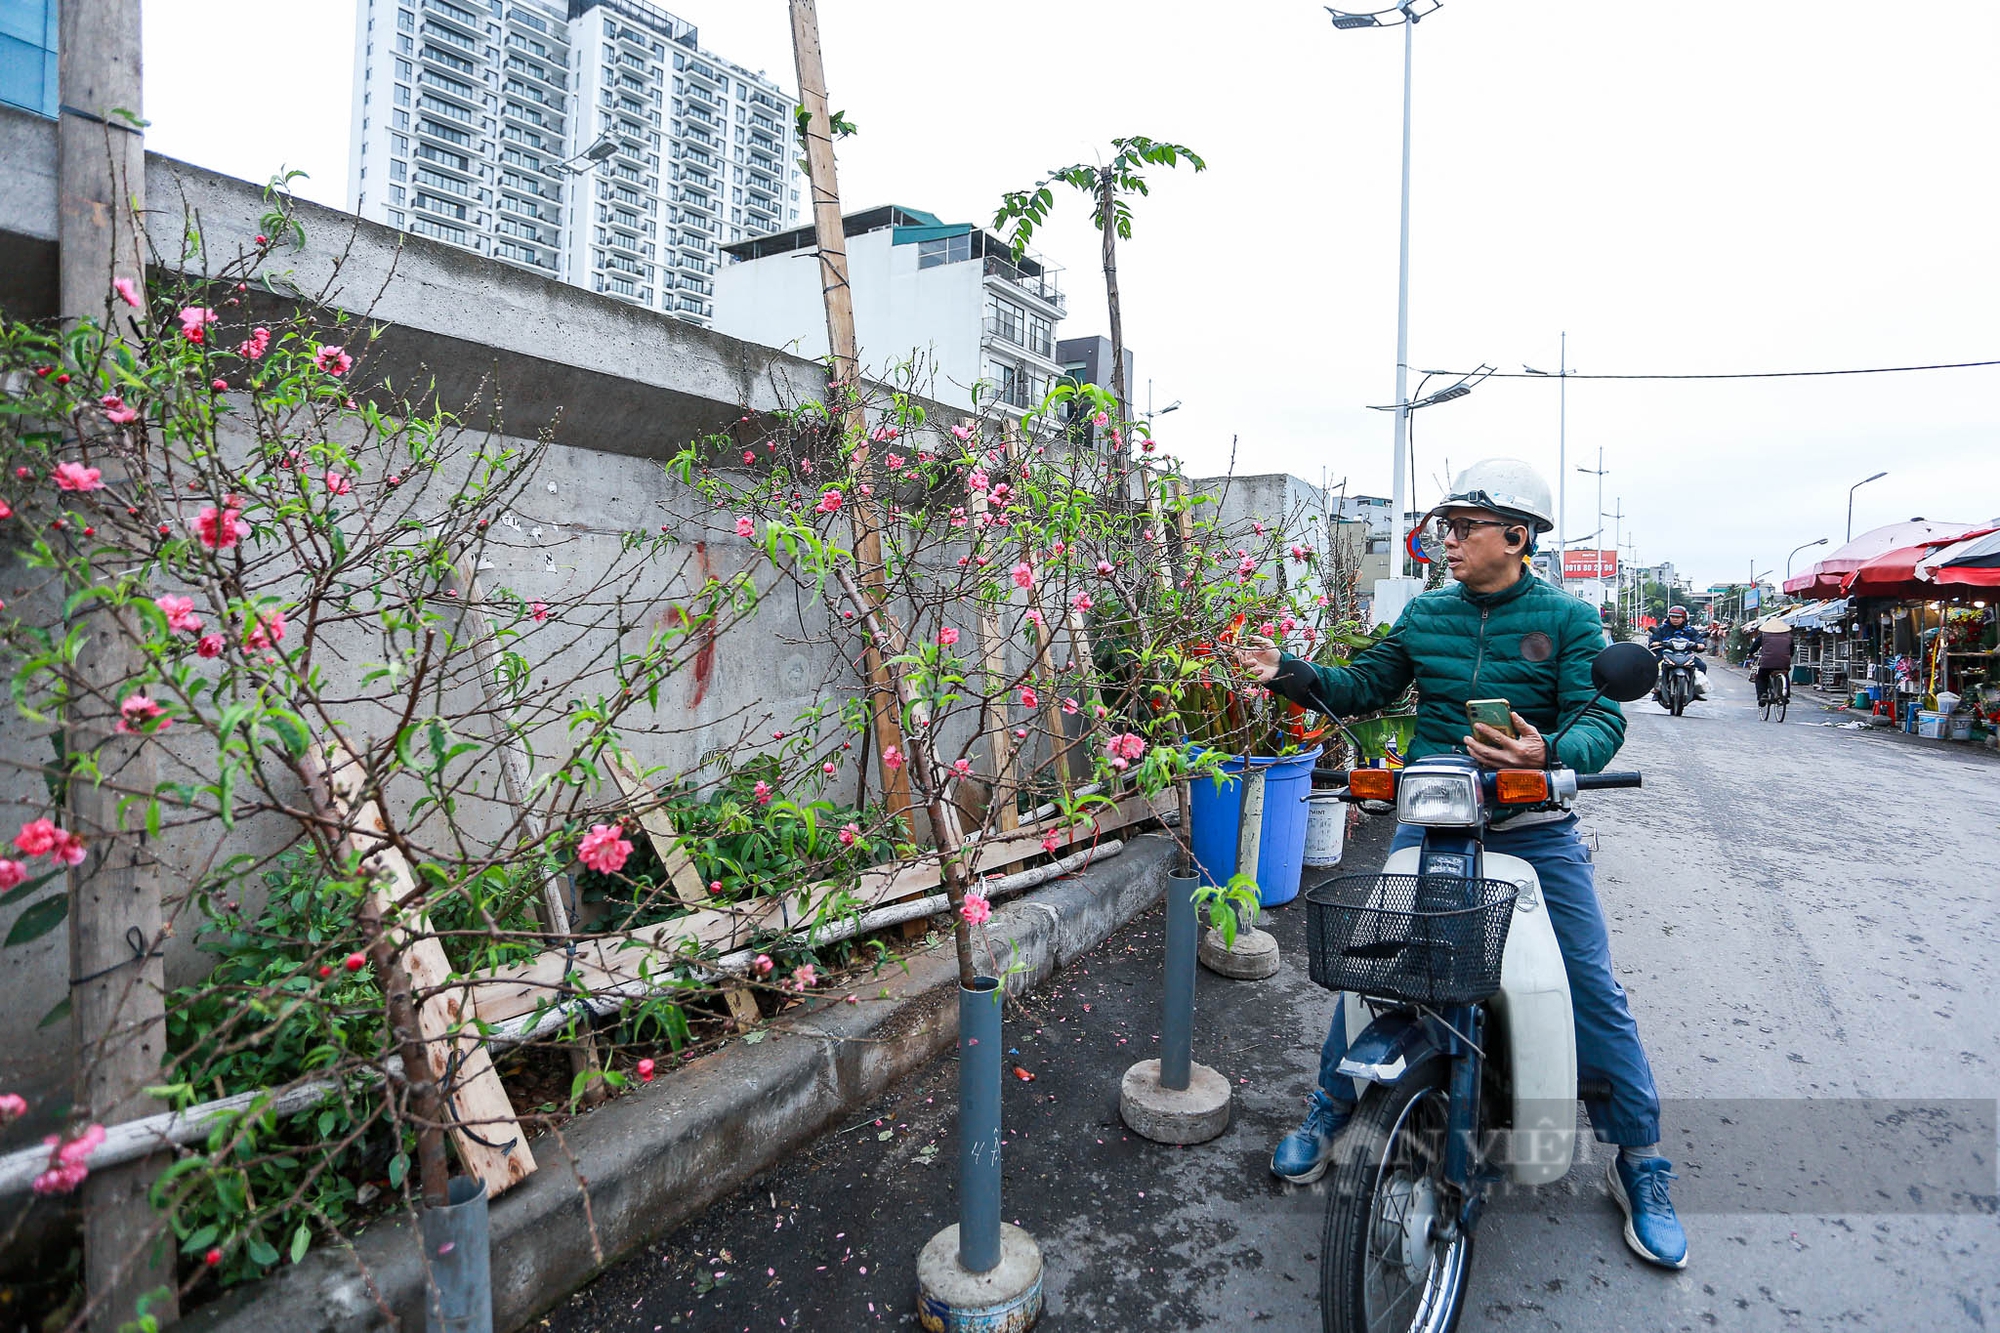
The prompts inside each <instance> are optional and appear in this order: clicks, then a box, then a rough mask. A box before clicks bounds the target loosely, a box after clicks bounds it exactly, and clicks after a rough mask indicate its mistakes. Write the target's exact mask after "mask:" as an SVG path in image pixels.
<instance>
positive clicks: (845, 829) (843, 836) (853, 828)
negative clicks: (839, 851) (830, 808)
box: [840, 824, 861, 847]
mask: <svg viewBox="0 0 2000 1333" xmlns="http://www.w3.org/2000/svg"><path fill="white" fill-rule="evenodd" d="M860 836H861V825H859V824H842V825H841V826H840V845H841V846H842V847H852V846H853V845H854V840H855V839H856V838H858V837H860Z"/></svg>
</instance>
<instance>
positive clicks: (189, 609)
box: [153, 593, 201, 634]
mask: <svg viewBox="0 0 2000 1333" xmlns="http://www.w3.org/2000/svg"><path fill="white" fill-rule="evenodd" d="M153 605H154V606H157V607H159V608H160V611H161V613H162V614H163V615H165V616H166V618H167V628H168V629H170V630H173V631H174V632H175V633H177V634H181V633H186V634H199V633H201V617H200V616H198V615H196V614H195V613H194V598H192V597H180V596H176V595H175V594H173V593H167V594H166V595H165V596H163V597H155V598H154V599H153Z"/></svg>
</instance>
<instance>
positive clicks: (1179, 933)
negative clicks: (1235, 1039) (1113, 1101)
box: [1160, 875, 1200, 1092]
mask: <svg viewBox="0 0 2000 1333" xmlns="http://www.w3.org/2000/svg"><path fill="white" fill-rule="evenodd" d="M1199 882H1200V881H1199V880H1198V879H1197V878H1196V877H1195V876H1193V875H1186V876H1182V875H1168V876H1167V978H1166V988H1165V989H1166V1013H1165V1015H1164V1016H1163V1017H1162V1018H1161V1019H1160V1086H1161V1087H1163V1088H1166V1089H1168V1090H1169V1091H1172V1092H1181V1091H1184V1090H1185V1089H1186V1088H1187V1085H1188V1070H1189V1067H1190V1065H1191V1064H1192V1062H1193V1060H1194V951H1195V917H1194V888H1195V885H1196V884H1197V883H1199Z"/></svg>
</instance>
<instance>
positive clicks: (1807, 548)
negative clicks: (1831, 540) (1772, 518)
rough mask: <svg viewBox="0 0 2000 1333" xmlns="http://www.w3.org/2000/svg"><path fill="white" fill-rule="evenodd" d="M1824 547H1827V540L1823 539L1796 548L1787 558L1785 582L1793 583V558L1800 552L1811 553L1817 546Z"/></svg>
mask: <svg viewBox="0 0 2000 1333" xmlns="http://www.w3.org/2000/svg"><path fill="white" fill-rule="evenodd" d="M1824 545H1826V538H1824V537H1821V538H1820V539H1819V540H1818V541H1816V542H1807V543H1806V544H1805V545H1804V546H1794V547H1793V548H1792V554H1791V555H1788V556H1786V557H1785V582H1787V583H1790V582H1791V581H1792V556H1795V555H1797V554H1798V553H1799V552H1800V551H1810V550H1811V549H1812V548H1813V547H1815V546H1824Z"/></svg>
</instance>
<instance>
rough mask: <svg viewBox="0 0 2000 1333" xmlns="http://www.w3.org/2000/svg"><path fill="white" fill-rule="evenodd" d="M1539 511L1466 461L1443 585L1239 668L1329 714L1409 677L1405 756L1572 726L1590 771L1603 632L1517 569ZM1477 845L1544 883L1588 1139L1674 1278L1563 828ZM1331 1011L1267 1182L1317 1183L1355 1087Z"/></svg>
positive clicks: (1670, 1230) (1572, 742) (1497, 756)
mask: <svg viewBox="0 0 2000 1333" xmlns="http://www.w3.org/2000/svg"><path fill="white" fill-rule="evenodd" d="M1552 511H1553V505H1552V504H1551V503H1550V496H1549V485H1548V482H1546V481H1545V480H1543V479H1542V477H1541V475H1540V474H1539V473H1537V472H1536V471H1535V469H1534V468H1532V467H1530V466H1529V465H1528V464H1526V463H1524V462H1521V461H1519V460H1518V459H1511V458H1495V459H1487V460H1485V461H1483V462H1479V463H1475V464H1473V465H1472V466H1471V467H1469V468H1467V469H1466V470H1465V471H1464V472H1462V473H1460V474H1459V476H1458V478H1457V480H1456V481H1455V482H1454V483H1453V486H1452V493H1451V495H1450V496H1448V497H1447V498H1446V499H1445V500H1444V502H1443V503H1442V504H1440V505H1439V506H1438V507H1437V508H1436V509H1434V510H1432V511H1431V514H1430V515H1429V516H1428V517H1427V518H1426V520H1425V522H1426V525H1427V527H1428V528H1429V529H1430V532H1431V535H1432V536H1433V538H1434V539H1436V540H1438V541H1440V542H1441V543H1442V546H1443V551H1444V559H1445V563H1446V565H1447V566H1448V567H1449V568H1450V571H1451V575H1452V578H1453V579H1454V580H1455V582H1453V583H1451V584H1447V585H1446V586H1445V587H1442V588H1438V589H1434V590H1432V591H1430V592H1426V593H1424V594H1423V595H1421V596H1420V597H1418V598H1416V599H1415V600H1414V601H1412V602H1411V603H1410V605H1409V606H1408V607H1406V608H1405V609H1404V611H1403V614H1402V616H1401V617H1400V618H1398V620H1397V621H1396V625H1395V628H1394V629H1393V630H1392V631H1391V632H1390V634H1389V635H1388V636H1387V637H1385V638H1384V639H1382V640H1381V641H1380V642H1378V643H1376V644H1374V645H1373V646H1371V647H1369V648H1367V649H1365V650H1363V651H1362V652H1361V653H1360V654H1359V655H1357V656H1356V657H1355V659H1354V661H1353V662H1352V663H1350V664H1349V665H1347V666H1343V667H1319V666H1314V665H1313V664H1312V663H1310V662H1306V661H1304V660H1302V659H1300V658H1296V657H1292V656H1290V655H1289V654H1284V653H1281V652H1280V651H1279V650H1278V649H1276V648H1274V647H1272V646H1271V645H1270V644H1269V643H1268V642H1267V641H1264V640H1251V641H1249V643H1248V644H1247V645H1246V646H1245V647H1244V648H1242V649H1240V650H1239V651H1238V656H1239V658H1240V660H1241V661H1242V663H1243V665H1244V667H1245V668H1246V670H1248V671H1249V672H1250V673H1251V674H1252V675H1254V676H1255V677H1256V678H1257V679H1259V680H1263V681H1268V682H1270V686H1271V689H1272V690H1274V691H1275V692H1276V693H1278V694H1280V695H1283V696H1284V697H1286V698H1288V699H1291V700H1294V701H1295V702H1298V703H1301V704H1304V705H1306V706H1307V707H1310V708H1315V709H1318V710H1320V711H1323V712H1325V713H1328V714H1330V715H1336V716H1337V715H1342V714H1353V713H1362V712H1369V711H1372V710H1375V709H1379V708H1383V707H1386V706H1387V705H1389V704H1390V703H1392V702H1394V701H1395V700H1396V699H1397V698H1398V697H1399V696H1400V695H1401V694H1402V693H1403V691H1404V690H1405V689H1407V688H1408V687H1409V686H1410V685H1411V684H1412V683H1413V682H1414V683H1415V685H1416V687H1417V700H1418V702H1417V734H1416V741H1415V744H1414V745H1413V746H1412V747H1411V752H1410V757H1411V758H1412V759H1420V758H1422V757H1423V756H1425V755H1427V754H1436V753H1440V752H1444V751H1449V750H1453V749H1455V748H1459V747H1461V746H1462V747H1463V748H1464V750H1465V751H1466V752H1467V753H1469V754H1471V756H1472V757H1473V758H1474V759H1475V760H1476V761H1478V762H1479V763H1480V764H1481V765H1483V766H1485V767H1488V768H1508V767H1516V768H1518V767H1544V766H1553V765H1555V764H1556V763H1557V762H1558V758H1557V755H1555V754H1554V753H1552V752H1551V749H1550V745H1549V742H1548V740H1547V739H1546V735H1547V734H1553V733H1555V732H1557V731H1559V730H1560V729H1561V726H1562V724H1563V723H1565V722H1573V723H1574V725H1573V727H1572V729H1571V730H1570V731H1569V733H1568V734H1567V735H1565V736H1564V737H1563V738H1562V741H1561V757H1560V762H1561V763H1563V764H1566V765H1568V766H1570V767H1572V768H1575V769H1576V770H1577V771H1579V772H1583V773H1598V772H1602V771H1603V770H1604V767H1605V765H1606V764H1608V763H1609V762H1610V761H1611V757H1612V756H1613V755H1614V754H1616V753H1617V751H1618V747H1619V745H1620V744H1621V743H1622V742H1623V740H1624V736H1625V720H1624V717H1623V715H1622V714H1620V712H1619V711H1618V708H1617V706H1616V705H1615V704H1611V703H1609V702H1601V703H1599V704H1597V705H1596V706H1595V707H1587V706H1586V705H1587V704H1588V703H1589V700H1590V699H1591V696H1592V694H1593V692H1594V691H1593V687H1592V683H1591V663H1592V661H1593V660H1594V659H1595V657H1596V655H1597V652H1598V650H1599V648H1601V647H1602V646H1603V642H1604V634H1603V628H1602V626H1601V625H1600V623H1599V621H1598V617H1597V616H1596V615H1594V614H1593V613H1592V611H1591V608H1590V607H1589V606H1587V605H1586V604H1585V603H1583V602H1581V601H1579V600H1577V599H1576V598H1574V597H1568V596H1565V595H1564V594H1562V593H1560V592H1558V591H1556V590H1555V589H1554V588H1552V587H1550V586H1549V585H1548V584H1547V583H1545V582H1543V581H1542V580H1541V579H1539V578H1537V577H1535V575H1534V574H1533V573H1532V572H1531V571H1530V570H1529V569H1528V568H1527V560H1528V558H1529V557H1530V556H1532V555H1533V553H1534V550H1535V543H1536V539H1537V537H1538V536H1539V534H1541V533H1544V532H1547V531H1549V530H1550V529H1551V528H1553V527H1554V526H1555V524H1554V521H1553V519H1552V517H1551V514H1552ZM1500 696H1505V697H1506V698H1507V700H1508V701H1509V704H1510V706H1511V709H1512V721H1513V725H1514V730H1515V732H1516V733H1517V734H1516V735H1514V736H1511V737H1510V736H1508V735H1506V734H1505V733H1504V732H1502V731H1499V730H1497V729H1495V728H1493V727H1490V726H1488V725H1486V724H1485V723H1483V722H1482V723H1480V724H1479V725H1478V726H1477V727H1476V728H1473V729H1472V730H1473V732H1474V733H1475V734H1471V735H1468V734H1467V730H1468V729H1467V719H1466V703H1467V701H1468V700H1471V699H1475V698H1490V697H1500ZM1422 841H1423V830H1422V829H1421V828H1418V827H1414V826H1412V825H1408V824H1405V825H1402V826H1400V827H1399V828H1398V829H1397V830H1396V838H1395V843H1394V848H1393V849H1396V850H1399V849H1401V848H1404V847H1412V846H1416V845H1418V844H1419V843H1421V842H1422ZM1486 845H1487V847H1488V848H1490V849H1491V850H1493V851H1495V852H1501V853H1505V854H1507V855H1510V856H1518V857H1521V858H1522V859H1524V860H1526V861H1528V862H1529V863H1530V864H1532V865H1533V866H1534V867H1535V870H1536V872H1537V873H1538V874H1539V875H1540V877H1541V881H1542V896H1543V901H1544V902H1545V903H1546V904H1547V910H1548V912H1549V920H1550V923H1551V924H1552V925H1553V926H1554V928H1555V933H1556V938H1557V940H1558V942H1559V943H1560V945H1561V947H1562V954H1563V963H1564V966H1565V970H1566V971H1567V972H1568V975H1569V985H1570V1000H1571V1004H1572V1006H1573V1008H1574V1012H1575V1017H1576V1054H1577V1071H1578V1074H1579V1077H1584V1078H1593V1079H1603V1080H1605V1081H1607V1082H1608V1083H1609V1084H1610V1089H1611V1095H1610V1096H1609V1098H1607V1099H1603V1100H1593V1101H1591V1102H1589V1103H1587V1106H1588V1109H1589V1112H1590V1120H1591V1125H1592V1127H1593V1129H1594V1130H1595V1132H1596V1135H1597V1138H1598V1140H1599V1141H1600V1142H1604V1143H1610V1144H1616V1145H1618V1151H1617V1152H1616V1153H1614V1154H1613V1155H1612V1161H1611V1163H1610V1164H1609V1166H1608V1167H1607V1168H1606V1176H1607V1180H1608V1184H1609V1187H1610V1191H1611V1194H1612V1196H1613V1197H1614V1198H1616V1199H1617V1201H1618V1203H1619V1205H1620V1206H1621V1207H1622V1208H1623V1209H1624V1211H1625V1217H1626V1224H1625V1240H1626V1243H1627V1244H1629V1245H1630V1246H1631V1247H1632V1248H1633V1250H1635V1251H1636V1252H1637V1253H1638V1254H1639V1255H1640V1256H1641V1257H1642V1258H1644V1259H1647V1260H1649V1261H1651V1262H1653V1263H1656V1264H1660V1265H1663V1266H1665V1267H1668V1268H1682V1267H1685V1266H1686V1264H1687V1237H1686V1234H1685V1233H1684V1232H1683V1231H1682V1229H1681V1224H1680V1220H1679V1218H1678V1217H1677V1216H1676V1215H1675V1212H1674V1207H1673V1203H1672V1202H1671V1200H1670V1199H1669V1198H1668V1195H1667V1186H1668V1182H1670V1181H1672V1180H1673V1179H1675V1176H1674V1173H1673V1170H1672V1165H1673V1164H1672V1163H1671V1162H1669V1161H1667V1160H1666V1159H1665V1158H1664V1157H1661V1156H1660V1155H1659V1151H1658V1148H1659V1143H1658V1140H1659V1137H1660V1123H1659V1122H1660V1103H1659V1095H1658V1093H1657V1092H1656V1090H1655V1089H1654V1085H1653V1072H1652V1068H1651V1066H1650V1065H1649V1064H1648V1062H1647V1060H1646V1051H1645V1047H1644V1046H1643V1045H1642V1044H1641V1042H1640V1040H1639V1028H1638V1024H1637V1023H1636V1022H1634V1021H1633V1018H1632V1010H1631V1007H1630V1005H1629V1004H1628V1003H1627V1002H1626V998H1625V991H1624V988H1623V987H1621V986H1620V985H1619V984H1618V979H1617V977H1616V975H1615V974H1614V973H1613V972H1612V970H1611V944H1610V937H1609V935H1608V933H1607V931H1606V928H1605V923H1604V913H1603V911H1602V909H1601V908H1600V907H1599V905H1598V901H1597V891H1596V886H1595V884H1594V882H1593V876H1592V870H1591V862H1590V851H1589V849H1588V848H1586V847H1585V846H1584V844H1583V842H1582V840H1581V839H1579V838H1578V837H1577V834H1576V817H1575V816H1574V815H1572V814H1568V813H1563V812H1540V813H1524V814H1519V815H1516V816H1514V817H1513V818H1511V819H1508V820H1506V821H1505V822H1504V823H1502V822H1499V821H1496V822H1495V823H1494V826H1493V828H1492V831H1491V833H1490V834H1489V836H1488V839H1487V842H1486ZM1344 1005H1345V1002H1344V1000H1343V1001H1342V1002H1341V1003H1338V1004H1336V1005H1335V1006H1334V1012H1333V1023H1332V1025H1331V1026H1330V1027H1329V1028H1328V1030H1327V1035H1326V1043H1325V1045H1324V1047H1323V1048H1322V1049H1321V1052H1320V1069H1319V1080H1318V1086H1317V1087H1315V1088H1314V1090H1313V1093H1312V1097H1311V1108H1310V1110H1309V1111H1308V1112H1307V1114H1306V1118H1305V1123H1304V1124H1302V1125H1301V1126H1300V1127H1299V1128H1298V1129H1296V1130H1294V1131H1293V1132H1292V1133H1290V1134H1288V1135H1286V1136H1285V1138H1284V1139H1283V1140H1282V1141H1281V1142H1280V1143H1279V1144H1278V1146H1277V1150H1276V1151H1275V1152H1274V1153H1273V1154H1272V1157H1271V1170H1272V1172H1273V1173H1274V1174H1276V1175H1277V1176H1279V1177H1280V1178H1282V1179H1284V1180H1289V1181H1293V1182H1295V1183H1300V1184H1304V1183H1307V1182H1310V1181H1313V1180H1316V1179H1318V1178H1319V1177H1320V1175H1321V1174H1322V1173H1324V1172H1325V1170H1326V1168H1327V1166H1328V1164H1329V1163H1330V1162H1331V1160H1332V1158H1333V1154H1334V1139H1335V1136H1336V1135H1338V1134H1339V1133H1340V1131H1341V1129H1342V1128H1343V1127H1345V1125H1346V1124H1347V1121H1348V1118H1349V1117H1350V1116H1351V1115H1352V1114H1353V1110H1354V1105H1355V1100H1356V1098H1355V1091H1354V1083H1353V1080H1352V1079H1349V1078H1345V1077H1342V1076H1341V1075H1340V1073H1339V1072H1338V1070H1339V1065H1340V1061H1341V1059H1342V1058H1343V1057H1344V1056H1345V1055H1346V1053H1347V1025H1346V1017H1345V1014H1344V1013H1343V1009H1344Z"/></svg>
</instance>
